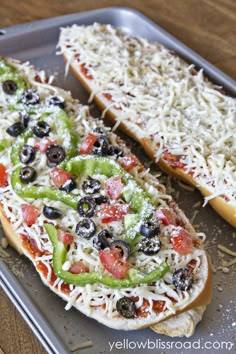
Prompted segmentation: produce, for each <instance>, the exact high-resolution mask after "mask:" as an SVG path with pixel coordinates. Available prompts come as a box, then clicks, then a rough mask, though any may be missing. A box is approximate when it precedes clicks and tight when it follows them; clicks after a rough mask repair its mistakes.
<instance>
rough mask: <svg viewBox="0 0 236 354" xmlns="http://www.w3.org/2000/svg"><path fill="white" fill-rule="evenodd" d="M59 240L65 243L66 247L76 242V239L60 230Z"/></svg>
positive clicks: (58, 233)
mask: <svg viewBox="0 0 236 354" xmlns="http://www.w3.org/2000/svg"><path fill="white" fill-rule="evenodd" d="M57 238H58V240H59V241H61V242H64V243H65V244H66V245H71V244H72V243H73V241H74V237H73V236H72V235H71V234H69V232H65V231H63V230H58V232H57Z"/></svg>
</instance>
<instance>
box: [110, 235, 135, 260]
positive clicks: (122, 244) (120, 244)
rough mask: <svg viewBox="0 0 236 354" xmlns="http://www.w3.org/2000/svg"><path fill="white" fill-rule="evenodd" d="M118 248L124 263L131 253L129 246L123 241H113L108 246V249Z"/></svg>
mask: <svg viewBox="0 0 236 354" xmlns="http://www.w3.org/2000/svg"><path fill="white" fill-rule="evenodd" d="M114 248H120V249H121V250H122V254H123V259H124V260H125V261H126V260H127V259H128V258H129V256H130V253H131V249H130V245H129V244H128V243H127V242H125V241H123V240H115V241H113V242H112V243H111V244H110V249H112V250H113V249H114Z"/></svg>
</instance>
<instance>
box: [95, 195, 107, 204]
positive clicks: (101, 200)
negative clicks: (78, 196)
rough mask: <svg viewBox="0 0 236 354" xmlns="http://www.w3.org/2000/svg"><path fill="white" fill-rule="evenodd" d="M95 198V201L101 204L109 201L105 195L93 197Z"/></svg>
mask: <svg viewBox="0 0 236 354" xmlns="http://www.w3.org/2000/svg"><path fill="white" fill-rule="evenodd" d="M93 199H94V200H95V203H96V204H97V205H101V204H103V203H109V199H108V197H107V196H105V195H98V196H95V197H93Z"/></svg>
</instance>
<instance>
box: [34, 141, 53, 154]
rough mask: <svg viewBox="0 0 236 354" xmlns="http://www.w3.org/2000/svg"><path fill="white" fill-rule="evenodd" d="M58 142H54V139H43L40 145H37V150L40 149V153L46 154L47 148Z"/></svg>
mask: <svg viewBox="0 0 236 354" xmlns="http://www.w3.org/2000/svg"><path fill="white" fill-rule="evenodd" d="M55 143H56V141H55V140H52V139H49V138H47V137H44V138H43V139H41V140H40V141H39V142H38V143H36V144H35V146H34V147H35V148H36V149H39V151H40V152H42V153H43V154H44V153H45V152H46V150H47V148H48V147H49V146H50V145H53V144H55Z"/></svg>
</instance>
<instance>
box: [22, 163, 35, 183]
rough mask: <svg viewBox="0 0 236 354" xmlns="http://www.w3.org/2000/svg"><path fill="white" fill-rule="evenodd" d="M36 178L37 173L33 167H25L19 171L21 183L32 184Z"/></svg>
mask: <svg viewBox="0 0 236 354" xmlns="http://www.w3.org/2000/svg"><path fill="white" fill-rule="evenodd" d="M36 178H37V172H36V170H35V169H34V168H33V167H30V166H26V167H23V168H22V169H21V170H20V180H21V182H22V183H30V182H34V181H35V180H36Z"/></svg>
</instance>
